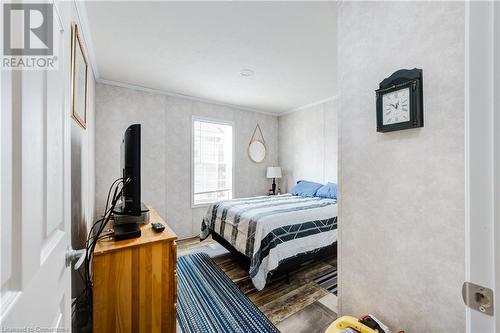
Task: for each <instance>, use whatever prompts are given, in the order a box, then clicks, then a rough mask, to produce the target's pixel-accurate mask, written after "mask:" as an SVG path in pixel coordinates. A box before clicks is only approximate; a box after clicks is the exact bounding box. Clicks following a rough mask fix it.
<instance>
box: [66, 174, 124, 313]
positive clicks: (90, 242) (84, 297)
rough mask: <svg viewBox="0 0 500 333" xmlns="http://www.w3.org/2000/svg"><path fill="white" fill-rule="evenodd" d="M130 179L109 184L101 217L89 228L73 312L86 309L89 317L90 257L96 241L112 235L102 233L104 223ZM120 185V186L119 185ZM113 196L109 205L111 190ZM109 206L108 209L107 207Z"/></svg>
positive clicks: (90, 292)
mask: <svg viewBox="0 0 500 333" xmlns="http://www.w3.org/2000/svg"><path fill="white" fill-rule="evenodd" d="M130 181H131V179H130V178H127V179H126V180H125V181H124V180H123V178H118V179H116V180H115V181H114V182H113V183H112V184H111V186H110V188H109V191H108V196H107V198H106V206H105V209H104V214H103V217H102V218H100V219H99V220H97V221H95V222H94V223H93V225H92V227H91V228H90V230H89V233H88V236H87V239H86V241H85V250H86V251H85V254H84V255H85V261H84V273H83V275H82V273H81V272H80V271H79V274H80V277H81V278H82V280H83V282H84V283H85V287H84V290H82V292H81V293H80V295H78V296H77V297H76V298H75V299H74V300H73V301H72V305H73V306H74V309H73V314H74V313H75V312H76V310H77V308H83V309H87V310H88V311H87V313H88V315H89V319H91V317H92V316H91V315H92V298H93V296H92V289H93V283H92V280H93V272H92V258H93V254H94V250H95V247H96V245H97V242H98V241H99V240H101V239H104V238H106V237H111V236H113V232H109V233H105V234H103V231H104V229H105V228H106V225H107V224H108V222H109V221H110V219H111V218H112V216H113V211H114V209H115V206H116V204H117V202H118V199H119V198H120V197H121V195H122V193H123V189H124V188H125V186H127V185H128V184H129V183H130ZM120 185H121V187H120ZM113 188H114V192H113V196H112V200H111V206H109V199H110V195H111V192H112V191H113ZM108 207H109V209H108Z"/></svg>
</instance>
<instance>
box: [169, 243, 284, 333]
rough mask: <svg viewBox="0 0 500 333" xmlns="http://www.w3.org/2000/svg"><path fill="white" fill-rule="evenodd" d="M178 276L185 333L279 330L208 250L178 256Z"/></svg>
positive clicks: (179, 316) (179, 317)
mask: <svg viewBox="0 0 500 333" xmlns="http://www.w3.org/2000/svg"><path fill="white" fill-rule="evenodd" d="M177 276H178V293H177V295H178V296H177V320H178V323H179V326H180V328H181V329H182V332H183V333H194V332H196V333H198V332H199V333H205V332H210V333H212V332H213V333H225V332H227V333H230V332H231V333H232V332H235V333H236V332H238V333H240V332H241V333H247V332H252V333H264V332H266V333H267V332H277V333H279V331H278V329H276V327H274V325H273V324H272V323H271V322H270V321H269V320H268V319H267V318H266V316H264V314H263V313H262V312H261V311H260V310H259V309H258V308H257V307H256V306H255V305H254V304H253V303H252V302H251V301H250V300H249V299H248V297H247V296H246V295H245V294H243V293H242V292H241V290H240V289H239V288H238V287H237V286H236V285H235V284H234V283H233V281H231V279H229V277H227V275H226V274H224V272H223V271H222V270H221V269H220V268H219V267H218V266H217V265H216V264H215V263H214V262H213V261H212V259H210V257H209V256H208V255H207V254H206V253H195V254H191V255H187V256H182V257H180V258H178V259H177Z"/></svg>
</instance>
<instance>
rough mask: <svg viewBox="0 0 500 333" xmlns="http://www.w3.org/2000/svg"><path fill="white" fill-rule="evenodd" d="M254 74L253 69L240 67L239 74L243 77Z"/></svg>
mask: <svg viewBox="0 0 500 333" xmlns="http://www.w3.org/2000/svg"><path fill="white" fill-rule="evenodd" d="M254 74H255V73H254V71H253V70H251V69H247V68H245V69H242V70H241V71H240V75H241V76H244V77H249V76H252V75H254Z"/></svg>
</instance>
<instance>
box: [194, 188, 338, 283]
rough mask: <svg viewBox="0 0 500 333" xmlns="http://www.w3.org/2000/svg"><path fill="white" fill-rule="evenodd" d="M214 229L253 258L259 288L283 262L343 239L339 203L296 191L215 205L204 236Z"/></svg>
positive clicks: (205, 223) (206, 220) (253, 275)
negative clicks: (302, 194)
mask: <svg viewBox="0 0 500 333" xmlns="http://www.w3.org/2000/svg"><path fill="white" fill-rule="evenodd" d="M210 230H212V231H213V232H215V233H217V234H218V235H220V236H222V237H223V238H224V239H225V240H227V241H228V242H229V243H230V244H231V245H232V246H233V247H234V248H236V250H238V251H239V252H241V253H243V254H244V255H246V256H247V257H249V258H250V259H251V260H250V272H249V274H250V277H251V278H252V282H253V284H254V285H255V287H256V288H257V289H258V290H262V289H263V288H264V287H265V285H266V279H267V277H268V274H269V273H270V272H273V271H274V270H275V269H276V268H277V267H278V266H279V264H280V263H281V262H282V261H283V260H285V259H288V258H293V257H295V256H297V255H299V254H302V253H312V252H314V251H318V250H320V249H322V248H324V247H326V246H329V245H332V244H333V243H334V242H336V241H337V202H336V200H332V199H324V198H317V197H314V198H305V197H300V196H294V195H291V194H283V195H277V196H261V197H253V198H243V199H233V200H224V201H219V202H215V203H212V204H211V205H210V207H209V209H208V211H207V214H206V215H205V217H204V218H203V222H202V226H201V239H205V238H206V237H207V236H208V235H209V234H210Z"/></svg>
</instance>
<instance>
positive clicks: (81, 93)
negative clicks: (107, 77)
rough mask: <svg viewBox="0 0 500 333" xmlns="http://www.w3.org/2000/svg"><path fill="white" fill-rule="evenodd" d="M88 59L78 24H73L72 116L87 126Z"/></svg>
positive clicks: (83, 126) (84, 126)
mask: <svg viewBox="0 0 500 333" xmlns="http://www.w3.org/2000/svg"><path fill="white" fill-rule="evenodd" d="M88 67H89V65H88V60H87V54H86V53H85V47H84V45H83V41H82V39H81V37H80V33H79V32H78V26H77V24H76V23H74V22H73V24H72V26H71V117H73V119H75V120H76V122H77V123H78V124H79V125H80V126H81V127H82V128H83V129H86V128H87V90H88V87H87V86H88V84H87V83H88Z"/></svg>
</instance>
